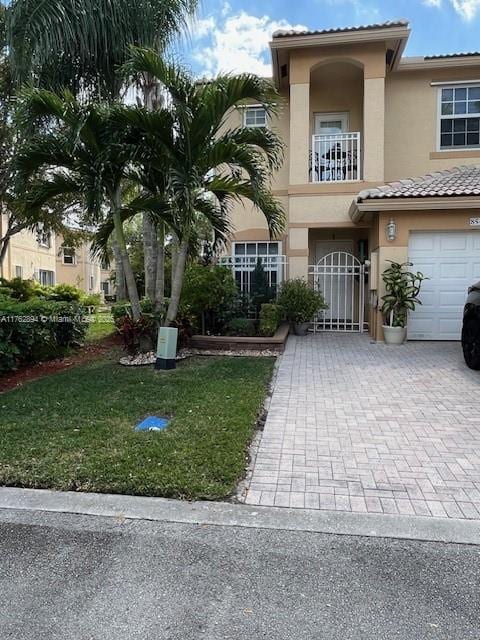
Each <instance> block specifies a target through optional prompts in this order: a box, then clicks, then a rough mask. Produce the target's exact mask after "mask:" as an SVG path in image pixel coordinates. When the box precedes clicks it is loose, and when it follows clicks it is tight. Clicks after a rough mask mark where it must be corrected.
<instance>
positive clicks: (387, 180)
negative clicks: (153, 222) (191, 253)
mask: <svg viewBox="0 0 480 640" xmlns="http://www.w3.org/2000/svg"><path fill="white" fill-rule="evenodd" d="M409 34H410V29H409V24H408V22H406V21H398V22H389V23H386V24H376V25H370V26H362V27H354V28H345V29H331V30H325V31H308V32H295V31H277V32H276V33H274V34H273V38H272V42H271V53H272V63H273V78H274V82H275V84H276V85H277V87H278V89H279V92H280V94H281V96H282V102H283V104H282V106H281V109H280V113H279V115H278V116H276V117H275V118H272V119H270V120H269V119H267V117H266V115H265V112H264V110H263V108H262V107H261V106H259V105H253V104H251V105H246V106H245V107H244V108H242V109H238V110H236V111H235V112H234V113H233V114H232V116H231V124H232V125H235V126H238V125H240V124H243V126H247V127H249V126H265V125H266V126H269V127H272V128H275V129H276V130H277V131H279V132H280V134H281V135H282V137H283V139H284V141H285V143H286V160H285V163H284V166H283V168H282V169H281V170H280V171H278V172H277V173H276V174H275V175H274V176H273V177H272V180H273V190H274V194H275V195H276V197H277V198H279V199H280V200H281V202H282V203H283V205H284V207H285V211H286V212H287V228H286V233H285V235H284V237H281V238H277V239H273V240H272V239H270V238H269V235H268V232H267V228H266V225H265V221H264V219H263V218H262V216H261V215H260V214H259V213H258V212H255V211H253V210H251V208H250V210H249V207H248V204H247V205H246V208H242V207H238V209H236V210H235V211H234V213H233V225H234V227H235V235H234V239H233V242H232V244H231V255H230V256H229V257H227V258H224V262H226V263H229V264H232V267H233V269H234V270H235V276H236V279H237V282H238V283H239V285H240V286H241V287H242V288H244V289H248V287H249V280H250V274H251V272H252V269H253V267H254V265H255V263H256V261H257V259H258V258H260V259H261V260H262V261H263V263H264V265H265V268H266V270H267V271H268V273H269V276H270V280H271V282H272V284H275V283H278V282H280V281H281V280H282V279H284V278H295V277H302V278H305V279H309V280H310V281H311V282H312V284H313V286H315V287H317V288H319V289H320V290H321V291H322V293H323V294H324V296H325V298H326V301H327V303H328V305H329V309H328V310H327V311H326V312H325V313H324V314H322V317H320V318H319V319H318V320H317V322H316V323H315V327H316V329H318V330H333V331H365V330H367V329H368V330H369V331H370V333H371V334H372V336H373V337H374V338H375V339H377V340H382V329H381V325H382V318H381V314H380V311H379V308H380V306H381V300H380V298H381V296H382V295H383V293H384V289H383V282H382V272H383V270H384V269H385V267H386V266H387V265H388V263H387V261H388V260H394V261H399V262H404V261H407V260H410V261H411V262H412V263H413V265H414V266H413V269H415V270H418V271H422V272H423V273H424V274H425V275H426V276H428V278H429V280H428V281H426V282H425V283H424V287H423V292H422V296H421V298H422V301H423V305H422V306H420V307H419V308H418V309H417V310H416V311H415V312H414V313H412V314H411V317H410V318H409V323H408V326H409V338H410V339H432V340H437V339H439V340H442V339H443V340H450V339H452V340H458V339H459V337H460V331H461V320H462V306H463V302H464V299H465V295H466V291H467V287H468V286H469V285H471V284H472V283H474V282H476V281H478V280H480V53H469V54H452V55H442V56H426V57H423V58H422V57H420V58H418V57H415V58H409V57H404V56H403V55H402V54H403V51H404V49H405V46H406V44H407V41H408V37H409Z"/></svg>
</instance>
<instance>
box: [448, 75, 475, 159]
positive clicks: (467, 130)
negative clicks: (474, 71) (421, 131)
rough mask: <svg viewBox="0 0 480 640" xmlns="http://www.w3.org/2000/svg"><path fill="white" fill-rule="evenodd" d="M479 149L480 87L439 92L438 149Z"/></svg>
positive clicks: (449, 88) (457, 88)
mask: <svg viewBox="0 0 480 640" xmlns="http://www.w3.org/2000/svg"><path fill="white" fill-rule="evenodd" d="M479 147H480V85H472V86H465V87H445V88H442V89H441V90H440V149H476V148H479Z"/></svg>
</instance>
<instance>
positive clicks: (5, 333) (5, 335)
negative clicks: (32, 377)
mask: <svg viewBox="0 0 480 640" xmlns="http://www.w3.org/2000/svg"><path fill="white" fill-rule="evenodd" d="M84 314H85V309H84V307H83V306H82V305H81V304H79V303H78V302H74V301H72V302H53V301H47V300H40V299H35V298H33V299H31V300H28V301H26V302H18V301H16V300H12V299H5V298H2V299H1V300H0V373H5V372H7V371H12V370H14V369H16V368H17V367H18V365H19V364H23V363H28V362H31V363H33V362H40V361H42V360H49V359H52V358H56V357H60V356H62V355H64V354H65V352H66V351H67V350H68V349H69V348H70V347H74V346H79V345H80V344H81V343H82V342H83V340H84V338H85V333H86V331H87V327H88V323H86V322H85V320H84Z"/></svg>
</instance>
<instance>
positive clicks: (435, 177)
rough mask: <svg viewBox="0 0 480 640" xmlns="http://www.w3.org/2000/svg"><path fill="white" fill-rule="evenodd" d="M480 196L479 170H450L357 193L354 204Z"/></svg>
mask: <svg viewBox="0 0 480 640" xmlns="http://www.w3.org/2000/svg"><path fill="white" fill-rule="evenodd" d="M444 196H447V197H448V196H480V166H475V165H473V166H466V167H453V168H452V169H446V170H444V171H436V172H435V173H430V174H427V175H426V176H421V177H420V178H407V179H405V180H398V181H397V182H390V183H389V184H386V185H384V186H382V187H375V188H374V189H366V190H364V191H361V192H360V193H359V194H358V196H357V199H356V202H357V203H359V202H364V201H365V200H378V199H385V198H438V197H444Z"/></svg>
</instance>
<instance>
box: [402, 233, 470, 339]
mask: <svg viewBox="0 0 480 640" xmlns="http://www.w3.org/2000/svg"><path fill="white" fill-rule="evenodd" d="M409 260H410V262H412V263H413V267H412V270H413V271H421V272H422V273H423V274H424V275H425V276H427V277H428V278H429V280H425V282H424V283H423V286H422V290H421V293H420V299H421V300H422V302H423V304H422V305H421V306H419V307H418V308H417V309H416V310H415V311H414V312H413V313H411V314H409V321H408V337H409V339H411V340H460V336H461V329H462V316H463V306H464V304H465V299H466V296H467V289H468V287H469V286H471V285H472V284H473V283H474V282H477V281H478V280H480V232H479V231H468V232H444V233H442V232H429V233H427V232H424V233H412V234H411V236H410V242H409Z"/></svg>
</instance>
